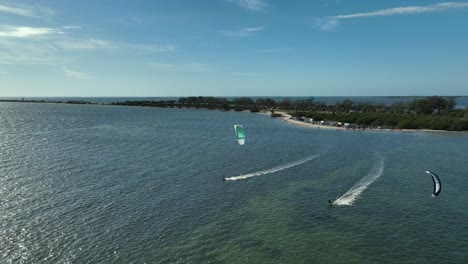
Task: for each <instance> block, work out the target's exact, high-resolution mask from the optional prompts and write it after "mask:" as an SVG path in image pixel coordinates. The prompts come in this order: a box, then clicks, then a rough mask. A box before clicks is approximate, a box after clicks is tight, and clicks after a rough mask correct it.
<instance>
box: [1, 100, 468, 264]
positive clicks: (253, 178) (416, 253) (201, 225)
mask: <svg viewBox="0 0 468 264" xmlns="http://www.w3.org/2000/svg"><path fill="white" fill-rule="evenodd" d="M234 124H242V125H244V129H245V133H246V143H245V145H244V146H240V145H238V144H237V142H236V139H235V134H234V128H233V125H234ZM467 149H468V134H466V133H425V132H371V131H363V132H360V131H334V130H325V129H307V128H302V127H298V126H294V125H290V124H287V123H284V122H282V121H280V120H277V119H272V118H270V117H268V116H266V115H260V114H251V113H248V112H221V111H209V110H191V109H159V108H141V107H117V106H115V107H114V106H100V105H61V104H34V103H0V260H1V261H0V262H1V263H467V262H468V251H466V249H467V248H468V205H467V199H468V192H467V189H468V180H467V176H468V173H467V172H468V170H467V164H468V163H467V161H468V151H467ZM426 170H430V171H433V172H435V173H437V174H438V175H439V176H440V178H441V181H442V192H441V194H440V195H439V196H438V197H436V198H432V197H431V194H432V190H433V186H432V180H431V178H430V176H429V175H427V174H426V173H425V171H426ZM223 175H224V176H226V177H227V178H230V179H231V180H228V181H222V176H223ZM328 198H332V199H334V200H336V203H338V204H339V205H335V206H333V207H329V206H328V205H327V200H328Z"/></svg>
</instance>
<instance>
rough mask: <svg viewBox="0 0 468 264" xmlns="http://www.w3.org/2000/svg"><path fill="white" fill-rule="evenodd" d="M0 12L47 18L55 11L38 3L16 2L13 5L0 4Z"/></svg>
mask: <svg viewBox="0 0 468 264" xmlns="http://www.w3.org/2000/svg"><path fill="white" fill-rule="evenodd" d="M0 12H3V13H8V14H12V15H17V16H23V17H32V18H47V17H49V16H52V15H54V14H55V11H54V10H52V9H50V8H47V7H43V6H40V5H34V6H32V5H25V4H21V5H18V4H16V5H15V6H9V5H3V4H0Z"/></svg>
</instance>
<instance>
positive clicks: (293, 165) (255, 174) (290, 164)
mask: <svg viewBox="0 0 468 264" xmlns="http://www.w3.org/2000/svg"><path fill="white" fill-rule="evenodd" d="M318 156H320V155H315V156H311V157H307V158H305V159H301V160H298V161H296V162H292V163H289V164H285V165H282V166H279V167H274V168H272V169H269V170H262V171H257V172H253V173H249V174H244V175H239V176H234V177H229V178H225V180H226V181H237V180H243V179H247V178H251V177H255V176H260V175H265V174H270V173H275V172H278V171H282V170H285V169H289V168H292V167H295V166H298V165H301V164H303V163H306V162H308V161H311V160H313V159H315V158H317V157H318Z"/></svg>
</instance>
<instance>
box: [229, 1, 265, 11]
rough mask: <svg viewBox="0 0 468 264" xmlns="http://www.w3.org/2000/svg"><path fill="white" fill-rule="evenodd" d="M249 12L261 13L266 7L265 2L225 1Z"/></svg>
mask: <svg viewBox="0 0 468 264" xmlns="http://www.w3.org/2000/svg"><path fill="white" fill-rule="evenodd" d="M226 1H227V2H230V3H234V4H236V5H238V6H239V7H241V8H244V9H247V10H249V11H262V10H264V9H265V8H267V7H268V3H267V1H266V0H226Z"/></svg>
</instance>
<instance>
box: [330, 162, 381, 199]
mask: <svg viewBox="0 0 468 264" xmlns="http://www.w3.org/2000/svg"><path fill="white" fill-rule="evenodd" d="M383 171H384V158H383V157H382V156H381V155H376V157H375V161H374V167H373V168H372V170H371V171H370V172H369V174H367V175H366V177H364V178H362V179H361V180H360V181H359V182H358V183H356V184H355V185H354V186H353V187H351V189H349V190H348V191H347V192H346V193H345V194H343V195H342V196H341V197H339V198H338V199H336V200H335V201H334V202H333V204H334V205H352V204H353V202H354V201H355V200H356V199H357V198H358V197H359V196H360V195H361V193H362V192H363V191H364V190H366V189H367V187H369V185H371V184H372V183H373V182H375V181H376V180H377V179H378V178H379V177H380V176H381V175H382V173H383Z"/></svg>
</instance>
